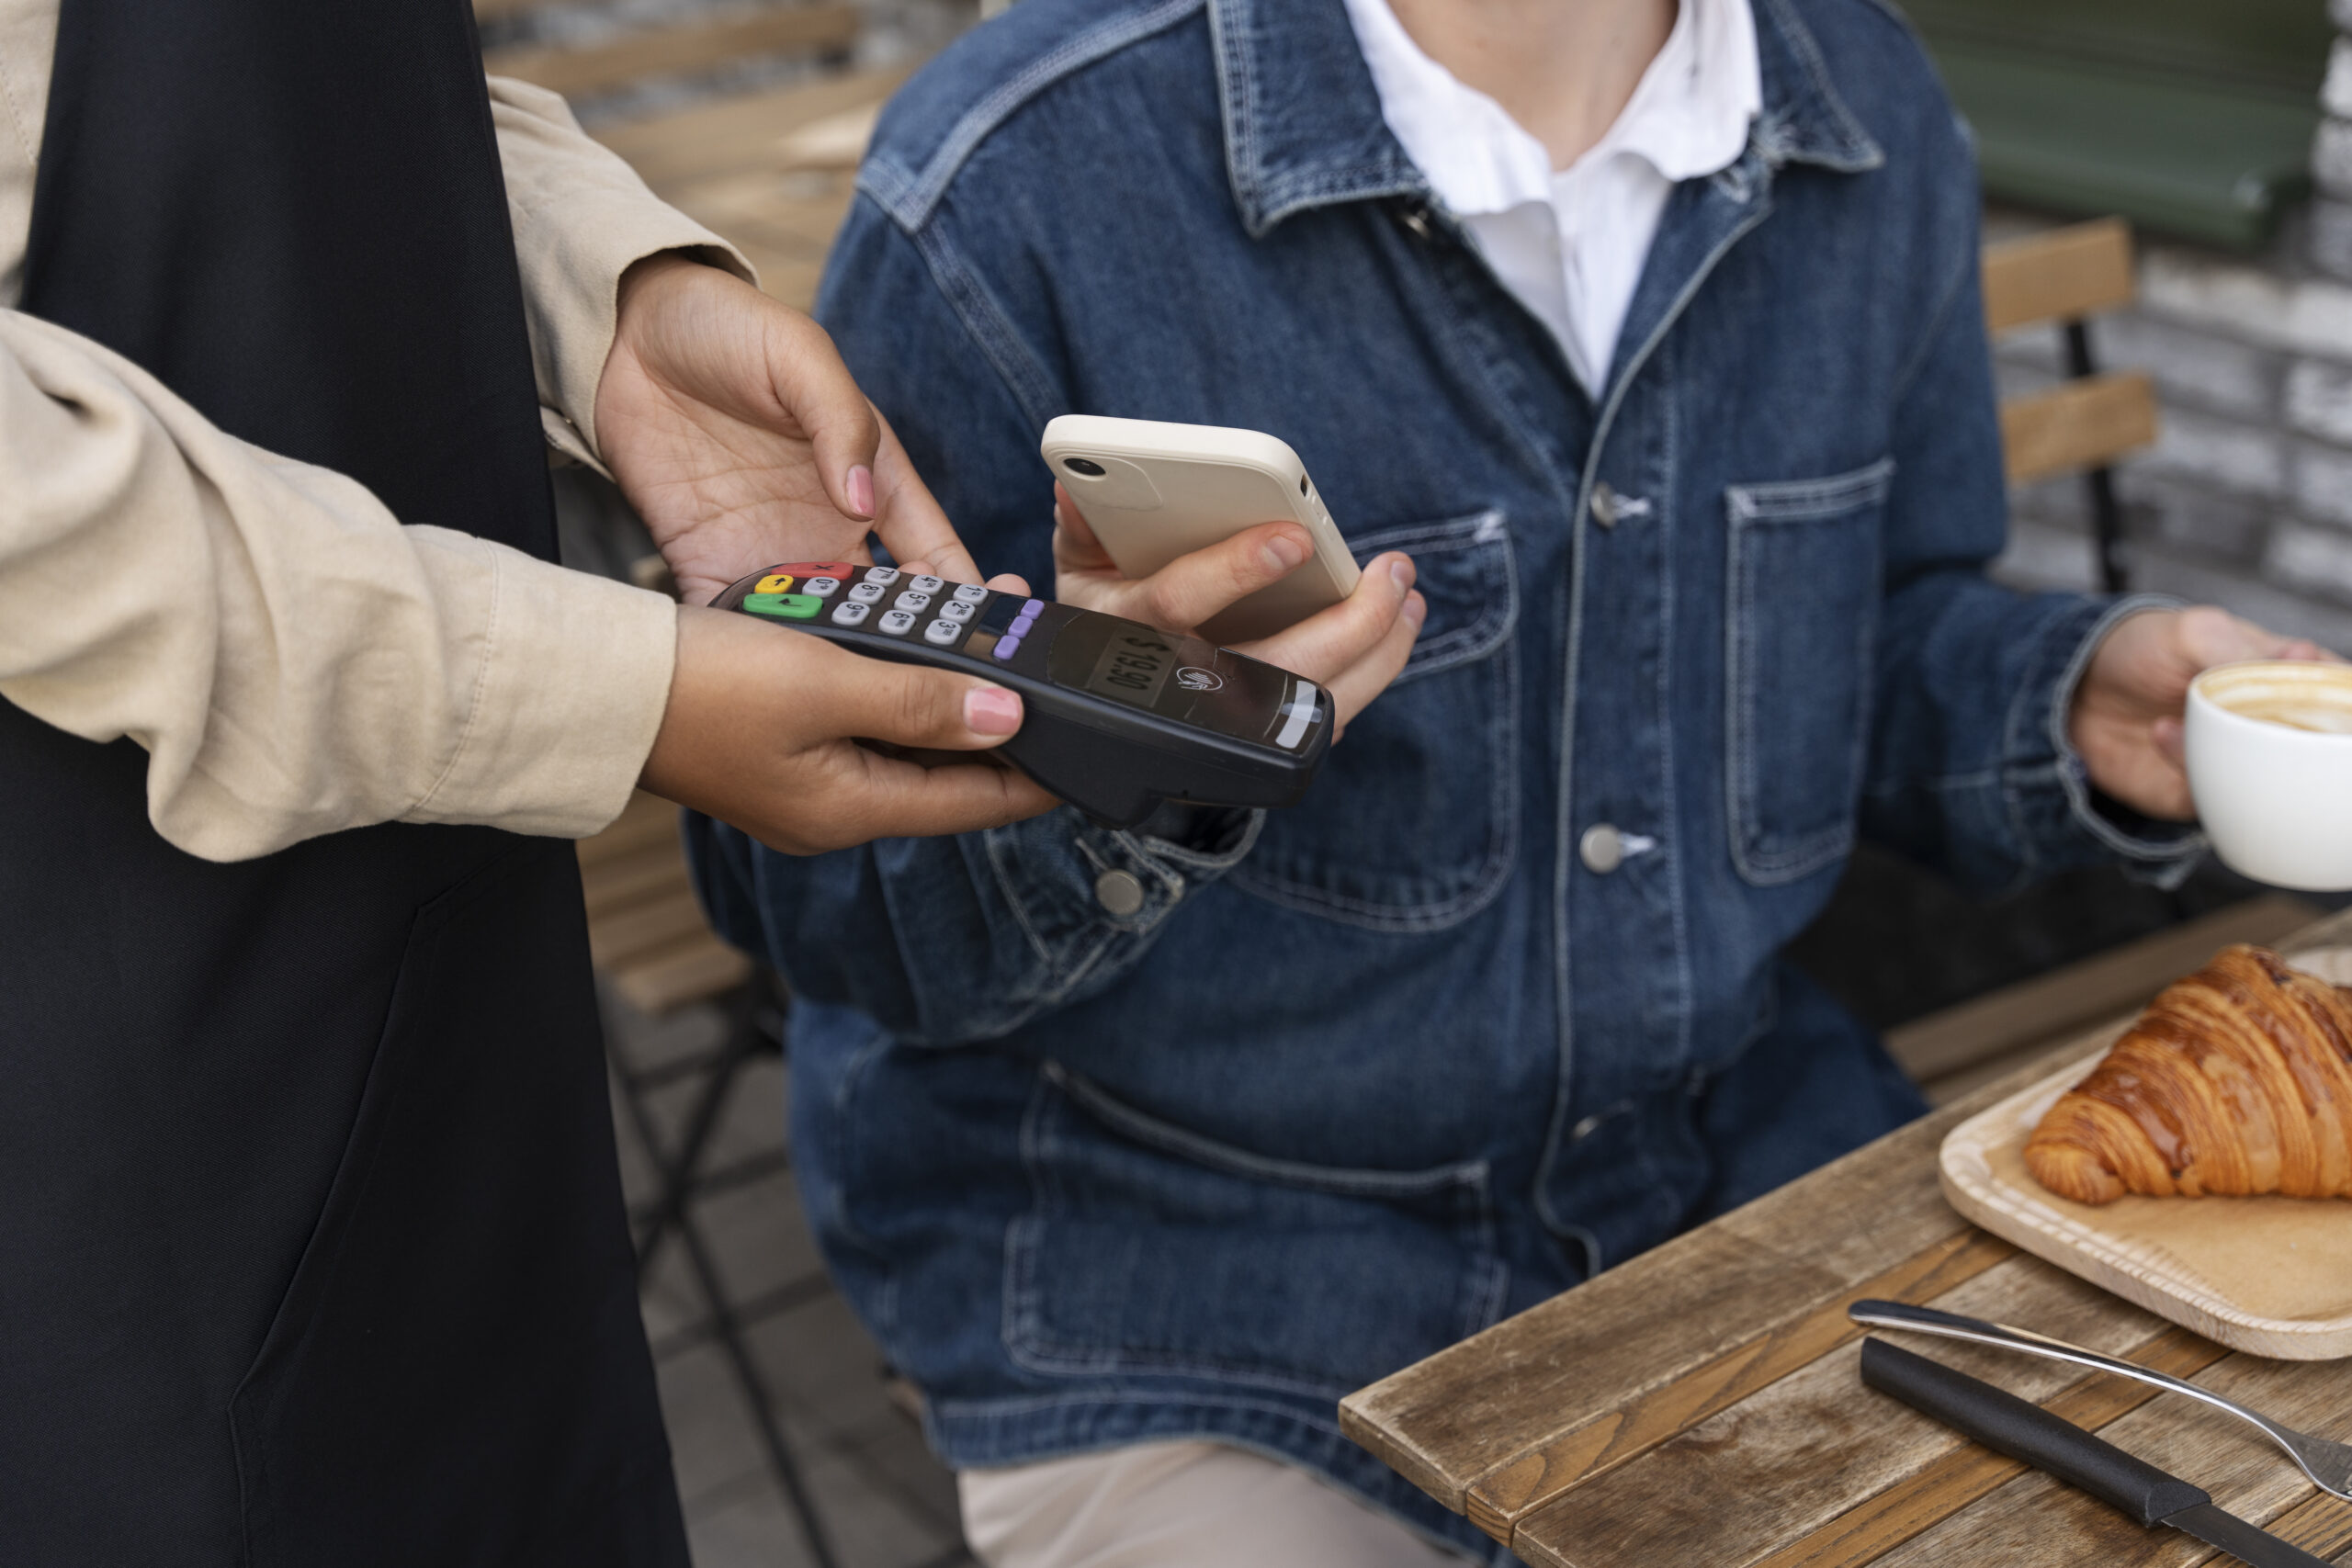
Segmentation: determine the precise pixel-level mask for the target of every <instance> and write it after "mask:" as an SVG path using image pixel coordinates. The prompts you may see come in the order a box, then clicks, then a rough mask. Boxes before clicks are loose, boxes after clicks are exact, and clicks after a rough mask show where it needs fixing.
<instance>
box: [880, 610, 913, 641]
mask: <svg viewBox="0 0 2352 1568" xmlns="http://www.w3.org/2000/svg"><path fill="white" fill-rule="evenodd" d="M874 624H875V625H876V626H879V627H880V628H881V629H882V632H883V633H884V635H885V636H888V637H904V636H906V635H907V634H908V633H909V632H910V631H912V630H914V629H915V617H914V612H913V611H911V610H886V611H884V612H883V614H882V618H881V619H880V620H878V621H876V622H875V623H874Z"/></svg>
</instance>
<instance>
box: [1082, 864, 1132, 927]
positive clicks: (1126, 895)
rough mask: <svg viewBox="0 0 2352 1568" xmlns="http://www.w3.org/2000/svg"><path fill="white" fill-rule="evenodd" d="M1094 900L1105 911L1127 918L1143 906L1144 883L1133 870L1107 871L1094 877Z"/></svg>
mask: <svg viewBox="0 0 2352 1568" xmlns="http://www.w3.org/2000/svg"><path fill="white" fill-rule="evenodd" d="M1094 901H1095V902H1096V903H1098V904H1100V905H1102V906H1103V910H1104V912H1105V913H1107V914H1110V915H1113V916H1115V917H1116V918H1117V919H1123V920H1124V919H1126V918H1127V917H1128V916H1129V915H1132V914H1134V913H1135V912H1136V910H1137V909H1140V908H1143V884H1142V883H1140V882H1137V881H1136V874H1135V873H1134V872H1131V871H1106V872H1104V873H1103V874H1102V875H1100V876H1098V877H1096V878H1095V879H1094Z"/></svg>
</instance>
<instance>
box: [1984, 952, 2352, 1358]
mask: <svg viewBox="0 0 2352 1568" xmlns="http://www.w3.org/2000/svg"><path fill="white" fill-rule="evenodd" d="M2290 956H2291V957H2292V959H2293V962H2294V964H2295V966H2296V967H2297V968H2299V969H2305V970H2308V971H2310V972H2311V973H2312V974H2314V975H2319V976H2324V977H2325V978H2327V979H2329V980H2332V981H2335V982H2336V983H2338V984H2352V948H2343V947H2335V948H2324V949H2320V950H2318V951H2316V952H2312V953H2294V954H2291V955H2290ZM2122 1032H2123V1026H2122V1025H2117V1026H2115V1027H2112V1028H2109V1029H2107V1030H2104V1031H2102V1032H2100V1033H2098V1035H2095V1036H2093V1037H2091V1038H2090V1039H2088V1040H2086V1041H2085V1042H2084V1049H2083V1052H2082V1054H2081V1055H2077V1056H2075V1057H2074V1058H2073V1059H2072V1060H2071V1061H2070V1063H2069V1065H2068V1066H2067V1067H2066V1068H2065V1069H2064V1071H2063V1072H2056V1073H2052V1075H2051V1076H2050V1077H2047V1078H2044V1079H2042V1080H2041V1082H2040V1083H2037V1084H2035V1085H2034V1086H2033V1087H2032V1088H2031V1089H2025V1090H2023V1091H2021V1092H2020V1093H2018V1094H2014V1095H2011V1096H2010V1097H2009V1098H2008V1099H2007V1100H2003V1101H2001V1102H2000V1103H1999V1104H1998V1105H1996V1106H1994V1107H1993V1108H1992V1109H1991V1110H1989V1111H1983V1112H1981V1113H1979V1114H1977V1115H1975V1116H1973V1117H1971V1118H1969V1119H1968V1120H1967V1121H1965V1122H1962V1123H1961V1124H1960V1125H1959V1126H1957V1127H1955V1128H1953V1129H1952V1130H1951V1134H1950V1135H1949V1136H1948V1137H1946V1138H1945V1139H1944V1144H1943V1153H1942V1156H1941V1158H1940V1164H1941V1167H1942V1178H1943V1190H1944V1196H1945V1198H1947V1199H1948V1200H1950V1201H1951V1206H1952V1207H1953V1208H1955V1209H1958V1210H1959V1211H1960V1212H1961V1213H1963V1214H1965V1215H1967V1216H1968V1217H1969V1218H1970V1219H1971V1220H1973V1221H1974V1222H1975V1223H1976V1224H1980V1225H1982V1226H1984V1227H1985V1229H1986V1230H1988V1231H1991V1232H1992V1233H1993V1234H1994V1235H1998V1236H2002V1237H2004V1238H2006V1239H2007V1240H2009V1241H2012V1242H2015V1243H2016V1244H2017V1245H2018V1246H2019V1247H2023V1248H2025V1250H2026V1251H2028V1252H2030V1253H2032V1254H2033V1255H2034V1256H2035V1257H2037V1258H2046V1259H2047V1260H2049V1261H2050V1262H2052V1263H2054V1264H2056V1265H2057V1266H2058V1267H2059V1268H2061V1269H2065V1270H2066V1271H2067V1272H2068V1273H2070V1274H2076V1275H2080V1276H2081V1277H2082V1278H2083V1279H2086V1280H2089V1281H2090V1282H2091V1283H2092V1284H2094V1285H2097V1286H2098V1287H2099V1288H2100V1289H2102V1290H2106V1291H2112V1292H2115V1293H2116V1294H2117V1295H2119V1296H2121V1297H2122V1298H2123V1299H2124V1300H2126V1301H2129V1302H2133V1303H2137V1304H2139V1305H2141V1306H2143V1307H2145V1308H2147V1309H2148V1310H2149V1311H2150V1312H2153V1313H2154V1314H2157V1315H2158V1316H2160V1317H2165V1318H2169V1319H2171V1320H2172V1321H2173V1322H2175V1323H2177V1324H2179V1325H2182V1326H2183V1327H2185V1328H2189V1329H2193V1330H2195V1331H2196V1332H2197V1333H2199V1334H2201V1335H2203V1336H2205V1337H2207V1338H2208V1339H2211V1340H2212V1341H2214V1342H2215V1343H2216V1344H2220V1345H2227V1346H2229V1347H2230V1348H2232V1349H2236V1350H2245V1351H2250V1352H2252V1353H2253V1354H2255V1355H2257V1356H2272V1357H2277V1358H2278V1359H2282V1360H2290V1361H2326V1360H2334V1359H2336V1358H2338V1357H2343V1356H2352V1201H2346V1200H2344V1199H2340V1198H2138V1197H2124V1198H2119V1199H2117V1200H2116V1201H2114V1202H2112V1203H2108V1204H2104V1205H2101V1206H2098V1207H2093V1206H2091V1205H2089V1204H2086V1203H2073V1202H2069V1201H2066V1200H2065V1199H2064V1198H2060V1197H2058V1196H2056V1195H2055V1194H2053V1193H2052V1192H2049V1191H2047V1190H2044V1189H2043V1187H2042V1186H2041V1183H2040V1182H2038V1181H2036V1180H2034V1179H2033V1178H2032V1177H2031V1176H2030V1174H2028V1173H2027V1171H2026V1168H2025V1143H2026V1139H2027V1137H2028V1136H2029V1135H2030V1134H2031V1133H2032V1131H2033V1129H2034V1126H2035V1124H2036V1123H2037V1122H2040V1121H2041V1118H2042V1115H2043V1113H2044V1112H2046V1111H2048V1110H2049V1109H2050V1107H2051V1105H2052V1103H2053V1102H2054V1101H2055V1100H2057V1098H2058V1097H2059V1096H2060V1095H2062V1094H2064V1093H2065V1092H2066V1090H2068V1089H2072V1088H2074V1086H2075V1085H2076V1084H2077V1083H2080V1082H2081V1081H2082V1080H2083V1077H2084V1075H2086V1073H2088V1072H2089V1071H2090V1069H2091V1068H2092V1066H2095V1065H2096V1064H2097V1063H2098V1059H2099V1058H2100V1057H2101V1056H2103V1055H2106V1054H2107V1048H2108V1046H2109V1045H2110V1044H2112V1043H2114V1042H2115V1040H2116V1038H2117V1036H2119V1035H2120V1034H2121V1033H2122Z"/></svg>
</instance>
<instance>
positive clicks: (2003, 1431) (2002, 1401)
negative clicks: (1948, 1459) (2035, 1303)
mask: <svg viewBox="0 0 2352 1568" xmlns="http://www.w3.org/2000/svg"><path fill="white" fill-rule="evenodd" d="M1862 1382H1865V1383H1867V1384H1869V1385H1870V1386H1871V1387H1872V1388H1874V1389H1876V1390H1878V1391H1879V1392H1880V1393H1887V1394H1893V1395H1894V1397H1895V1398H1897V1399H1899V1400H1901V1401H1902V1402H1903V1403H1904V1404H1907V1405H1909V1406H1911V1408H1913V1409H1914V1410H1917V1411H1919V1412H1920V1413H1922V1414H1923V1415H1928V1416H1934V1417H1935V1418H1936V1419H1937V1420H1939V1421H1940V1422H1942V1423H1943V1424H1944V1425H1945V1426H1947V1427H1951V1428H1953V1429H1954V1430H1956V1431H1961V1432H1965V1433H1967V1434H1968V1435H1969V1436H1970V1437H1972V1438H1975V1439H1976V1440H1977V1441H1978V1442H1980V1443H1983V1444H1984V1445H1985V1447H1986V1448H1989V1449H1998V1450H2000V1451H2001V1452H2003V1453H2005V1454H2007V1455H2008V1456H2009V1457H2010V1458H2011V1459H2018V1460H2023V1461H2025V1462H2026V1463H2028V1464H2030V1465H2032V1466H2034V1467H2035V1468H2037V1469H2040V1470H2046V1471H2048V1472H2050V1473H2051V1474H2052V1475H2054V1476H2056V1477H2057V1478H2058V1479H2059V1480H2061V1481H2065V1482H2071V1483H2074V1484H2075V1485H2076V1486H2079V1487H2081V1488H2082V1489H2083V1490H2084V1491H2086V1492H2087V1493H2089V1494H2090V1495H2092V1496H2094V1497H2097V1498H2098V1499H2099V1500H2100V1501H2101V1502H2103V1503H2107V1504H2109V1505H2111V1506H2115V1507H2118V1508H2120V1509H2122V1510H2123V1512H2125V1513H2126V1514H2129V1515H2130V1516H2131V1517H2132V1518H2134V1519H2136V1520H2138V1521H2139V1523H2140V1524H2141V1526H2142V1527H2143V1529H2146V1528H2153V1527H2154V1526H2156V1525H2170V1526H2171V1527H2172V1528H2173V1529H2178V1530H2186V1531H2188V1533H2189V1534H2190V1535H2193V1536H2195V1537H2196V1538H2197V1539H2198V1540H2201V1541H2203V1542H2205V1543H2206V1544H2207V1545H2208V1546H2218V1547H2220V1548H2221V1549H2222V1551H2226V1552H2228V1553H2229V1554H2230V1555H2232V1556H2233V1557H2236V1558H2239V1559H2242V1560H2243V1561H2245V1562H2251V1563H2253V1564H2254V1568H2329V1564H2328V1563H2327V1562H2325V1561H2324V1560H2323V1559H2321V1558H2317V1557H2313V1556H2312V1554H2311V1553H2310V1552H2308V1551H2304V1550H2303V1549H2302V1548H2301V1547H2299V1546H2294V1545H2290V1544H2289V1543H2288V1542H2286V1541H2284V1540H2279V1539H2278V1537H2277V1536H2275V1535H2272V1534H2271V1533H2270V1532H2269V1531H2268V1530H2266V1529H2256V1527H2255V1526H2253V1525H2250V1524H2248V1523H2246V1522H2245V1520H2244V1519H2241V1518H2239V1517H2237V1516H2236V1515H2234V1514H2229V1513H2224V1512H2223V1511H2222V1510H2221V1509H2220V1508H2217V1507H2215V1506H2213V1499H2212V1497H2211V1495H2210V1494H2208V1493H2207V1492H2205V1491H2204V1489H2202V1488H2201V1487H2196V1486H2191V1485H2190V1484H2189V1483H2188V1482H2186V1481H2180V1480H2177V1479H2176V1478H2174V1477H2172V1476H2169V1475H2166V1474H2165V1472H2163V1471H2161V1470H2158V1469H2157V1468H2156V1467H2155V1466H2154V1465H2152V1464H2150V1463H2148V1462H2146V1461H2144V1460H2139V1459H2134V1458H2133V1457H2132V1456H2131V1455H2130V1454H2128V1453H2125V1452H2124V1451H2123V1450H2121V1449H2119V1448H2117V1447H2116V1446H2115V1445H2114V1444H2113V1443H2110V1442H2109V1441H2107V1440H2106V1439H2105V1438H2098V1437H2094V1436H2093V1435H2092V1434H2090V1433H2088V1432H2086V1431H2084V1430H2083V1429H2082V1428H2081V1427H2077V1426H2075V1424H2074V1423H2073V1422H2071V1421H2067V1420H2064V1419H2063V1418H2061V1417H2059V1416H2052V1414H2050V1412H2048V1411H2047V1410H2044V1409H2042V1408H2041V1406H2040V1405H2038V1404H2028V1403H2027V1402H2026V1401H2024V1400H2022V1399H2019V1398H2018V1397H2017V1395H2015V1394H2013V1393H2003V1392H2002V1391H2001V1390H1999V1389H1997V1388H1995V1387H1994V1386H1993V1385H1992V1384H1990V1383H1986V1382H1978V1381H1977V1380H1976V1379H1974V1378H1973V1377H1970V1376H1969V1375H1968V1374H1967V1373H1966V1372H1959V1371H1953V1370H1952V1369H1951V1368H1950V1367H1947V1366H1945V1365H1944V1364H1943V1363H1942V1362H1940V1361H1931V1360H1929V1359H1927V1358H1926V1357H1925V1356H1915V1355H1913V1354H1912V1353H1911V1352H1910V1351H1908V1350H1904V1349H1899V1348H1896V1347H1894V1346H1893V1345H1889V1344H1888V1343H1887V1342H1886V1341H1884V1340H1883V1339H1866V1340H1864V1341H1863V1342H1862Z"/></svg>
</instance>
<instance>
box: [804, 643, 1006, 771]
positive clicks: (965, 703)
mask: <svg viewBox="0 0 2352 1568" xmlns="http://www.w3.org/2000/svg"><path fill="white" fill-rule="evenodd" d="M848 662H849V664H850V665H851V666H852V667H853V668H851V669H850V670H848V671H845V672H844V674H845V678H844V679H842V680H840V681H837V682H829V683H828V684H827V687H826V689H825V691H824V694H823V697H822V702H823V705H824V707H825V708H826V710H827V716H828V717H829V718H830V719H831V723H830V724H829V725H828V726H827V728H829V729H830V730H831V733H833V734H836V735H854V736H857V737H859V738H861V739H867V740H883V741H888V742H889V743H890V744H892V745H894V746H906V747H912V748H915V749H917V750H942V751H978V750H986V749H987V748H989V747H991V746H999V745H1001V744H1003V743H1004V741H1005V740H1006V739H1009V738H1010V737H1011V736H1012V733H1013V732H1014V731H1015V730H1017V729H1019V728H1021V718H1022V706H1021V696H1020V694H1019V693H1017V692H1011V691H1007V690H1006V689H1005V688H1004V687H1002V686H999V685H995V684H993V683H991V682H987V681H981V680H976V679H974V678H973V677H971V676H969V675H955V674H950V673H949V672H948V671H944V670H930V669H925V668H922V667H921V666H918V665H909V664H886V663H884V662H882V661H881V660H877V659H852V660H849V661H848Z"/></svg>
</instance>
